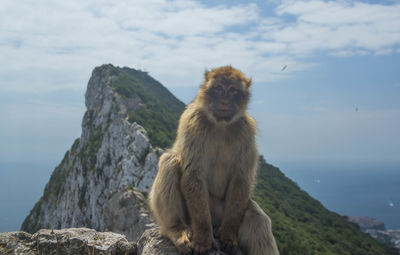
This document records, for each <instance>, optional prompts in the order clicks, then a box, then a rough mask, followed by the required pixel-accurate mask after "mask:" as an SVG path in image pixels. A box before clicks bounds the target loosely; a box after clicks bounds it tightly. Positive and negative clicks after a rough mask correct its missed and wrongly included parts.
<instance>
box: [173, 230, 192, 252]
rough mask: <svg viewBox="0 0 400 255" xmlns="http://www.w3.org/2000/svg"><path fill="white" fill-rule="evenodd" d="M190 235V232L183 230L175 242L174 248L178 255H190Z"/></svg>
mask: <svg viewBox="0 0 400 255" xmlns="http://www.w3.org/2000/svg"><path fill="white" fill-rule="evenodd" d="M191 235H192V233H191V231H190V230H183V231H182V232H181V233H180V236H179V237H178V239H176V241H175V246H176V248H178V251H179V253H180V254H183V255H189V254H192V249H191V247H190V246H191V245H190V237H191Z"/></svg>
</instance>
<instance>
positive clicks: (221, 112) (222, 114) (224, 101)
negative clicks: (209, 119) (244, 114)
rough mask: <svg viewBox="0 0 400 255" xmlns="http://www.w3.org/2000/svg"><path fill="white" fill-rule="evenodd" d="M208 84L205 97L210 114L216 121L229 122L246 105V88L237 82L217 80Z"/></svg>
mask: <svg viewBox="0 0 400 255" xmlns="http://www.w3.org/2000/svg"><path fill="white" fill-rule="evenodd" d="M210 82H211V85H210V86H209V88H208V90H207V95H208V102H209V108H210V110H211V112H212V114H213V115H214V117H215V119H216V120H217V121H227V122H229V121H231V120H232V118H233V117H234V116H235V115H236V114H238V112H239V111H242V110H244V108H245V105H246V104H247V98H248V90H247V88H245V86H244V85H243V83H242V82H241V81H238V80H231V79H223V78H222V79H218V78H217V79H215V80H212V81H210Z"/></svg>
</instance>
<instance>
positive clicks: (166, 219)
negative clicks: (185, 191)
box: [150, 152, 191, 254]
mask: <svg viewBox="0 0 400 255" xmlns="http://www.w3.org/2000/svg"><path fill="white" fill-rule="evenodd" d="M158 166H159V169H158V173H157V176H156V178H155V180H154V183H153V186H152V188H151V191H150V207H151V210H152V212H153V215H154V218H155V219H156V221H157V223H158V224H159V226H160V228H161V234H162V235H163V236H166V237H168V238H169V239H170V240H171V241H172V242H173V243H174V245H175V246H176V247H177V248H178V250H179V252H180V253H181V254H191V248H190V247H189V245H190V241H189V237H190V235H191V231H190V228H189V227H188V224H187V223H188V221H187V216H186V214H187V213H186V207H185V204H184V201H183V197H182V194H181V192H180V171H179V170H180V169H179V167H180V166H179V162H178V160H177V157H176V155H175V154H174V153H173V152H166V153H164V154H163V155H162V156H161V158H160V161H159V164H158Z"/></svg>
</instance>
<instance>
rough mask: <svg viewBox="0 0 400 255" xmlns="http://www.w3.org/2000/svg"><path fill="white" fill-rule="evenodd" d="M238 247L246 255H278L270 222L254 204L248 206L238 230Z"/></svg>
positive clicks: (251, 201)
mask: <svg viewBox="0 0 400 255" xmlns="http://www.w3.org/2000/svg"><path fill="white" fill-rule="evenodd" d="M238 241H239V247H240V248H241V249H242V250H243V251H245V253H246V254H248V255H279V251H278V247H277V245H276V242H275V238H274V236H273V234H272V225H271V220H270V218H269V217H268V215H267V214H265V213H264V211H263V210H262V209H261V208H260V207H259V206H258V204H257V203H256V202H254V201H253V200H250V202H249V206H248V207H247V209H246V213H245V215H244V217H243V221H242V224H241V225H240V228H239V240H238Z"/></svg>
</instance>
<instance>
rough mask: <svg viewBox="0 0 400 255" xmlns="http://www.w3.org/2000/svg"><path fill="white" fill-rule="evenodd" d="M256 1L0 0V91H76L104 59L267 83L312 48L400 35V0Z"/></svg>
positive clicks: (177, 76) (353, 50)
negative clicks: (227, 70)
mask: <svg viewBox="0 0 400 255" xmlns="http://www.w3.org/2000/svg"><path fill="white" fill-rule="evenodd" d="M272 2H276V1H272ZM260 6H262V5H261V4H260V3H259V2H255V3H249V4H242V5H234V6H227V5H217V6H213V7H210V6H206V5H204V4H202V3H201V2H200V1H194V0H186V1H183V0H175V1H167V0H146V1H144V0H135V1H130V0H120V1H108V0H102V1H94V0H91V1H83V2H82V1H79V0H71V1H60V0H53V1H50V0H42V1H36V2H32V1H28V0H21V1H12V0H3V1H2V3H1V4H0V55H1V56H2V65H1V67H0V74H1V77H2V78H1V79H0V90H28V91H38V90H39V91H40V90H57V89H59V88H70V89H75V90H76V89H79V90H81V89H82V87H85V85H86V82H87V80H88V77H89V75H90V71H91V70H92V69H93V67H94V66H97V65H100V64H102V63H113V64H115V65H121V66H123V65H126V66H131V67H136V68H137V67H141V68H146V69H147V70H149V71H150V72H151V75H153V76H154V77H155V78H157V79H159V80H160V81H161V82H163V83H164V84H166V85H167V86H169V87H172V86H189V85H190V86H197V85H198V84H199V83H200V80H201V74H202V72H203V70H204V69H205V68H206V67H215V66H218V65H225V64H232V65H234V66H237V67H239V68H240V69H242V70H243V71H245V72H246V73H248V74H249V75H251V76H253V77H254V78H255V80H257V81H258V82H268V81H274V80H277V79H282V78H283V77H285V76H287V75H290V72H295V71H299V70H304V69H307V68H310V67H311V66H312V65H313V64H314V63H309V62H308V61H307V60H306V59H307V57H309V56H312V55H314V54H316V52H319V51H327V53H328V54H330V55H336V56H342V57H344V56H351V55H363V54H376V55H381V54H391V52H392V51H393V52H394V51H396V48H398V45H399V44H400V4H391V5H378V4H375V5H374V4H367V3H359V2H354V3H353V2H346V1H317V0H315V1H283V2H281V3H280V4H278V5H277V7H276V9H275V13H276V15H273V16H263V15H262V11H261V10H259V7H260ZM270 6H271V5H268V7H270ZM287 17H291V18H290V19H288V18H287ZM397 51H398V50H397ZM304 57H305V58H304ZM284 65H288V66H289V67H290V68H288V69H287V70H286V71H285V72H284V73H282V72H280V69H281V67H282V66H284ZM193 74H195V77H193Z"/></svg>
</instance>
